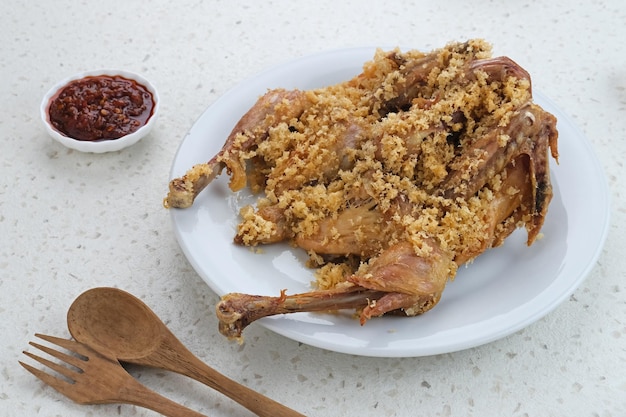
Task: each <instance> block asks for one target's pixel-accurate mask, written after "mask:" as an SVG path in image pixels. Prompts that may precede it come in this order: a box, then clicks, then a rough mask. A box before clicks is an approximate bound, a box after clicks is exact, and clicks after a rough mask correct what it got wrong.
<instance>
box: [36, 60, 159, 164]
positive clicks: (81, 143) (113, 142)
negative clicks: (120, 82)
mask: <svg viewBox="0 0 626 417" xmlns="http://www.w3.org/2000/svg"><path fill="white" fill-rule="evenodd" d="M98 75H109V76H116V75H118V76H121V77H124V78H127V79H129V80H134V81H136V82H137V83H139V84H141V85H142V86H144V87H146V89H147V90H148V91H149V92H150V93H151V94H152V100H153V102H154V107H153V109H152V116H150V118H149V119H148V121H147V122H146V124H144V125H143V126H142V127H140V128H139V129H137V130H136V131H134V132H133V133H129V134H128V135H125V136H122V137H120V138H117V139H109V140H100V141H87V140H78V139H74V138H71V137H69V136H67V135H65V134H64V133H62V132H60V131H58V130H57V129H56V128H55V127H54V126H53V125H52V123H51V122H50V115H49V112H48V108H49V107H50V103H51V99H52V98H53V97H55V96H56V94H57V93H58V92H59V90H61V89H63V88H64V87H66V86H67V85H68V84H69V83H70V82H72V81H75V80H80V79H81V78H85V77H89V76H98ZM159 106H160V99H159V94H158V92H157V90H156V88H155V87H154V86H153V85H152V83H150V82H149V81H148V80H146V79H145V78H143V77H142V76H141V75H139V74H135V73H132V72H129V71H122V70H113V69H101V70H95V71H85V72H81V73H78V74H75V75H73V76H71V77H68V78H66V79H64V80H62V81H60V82H59V83H57V84H56V85H55V86H54V87H52V88H51V89H50V90H49V91H48V92H47V93H46V95H45V96H44V97H43V100H42V102H41V107H40V113H41V120H42V121H43V123H44V126H45V127H46V130H47V131H48V134H49V135H50V136H52V138H53V139H55V140H57V141H59V142H61V143H62V144H63V145H65V146H67V147H68V148H72V149H76V150H77V151H81V152H91V153H104V152H113V151H119V150H120V149H124V148H126V147H128V146H131V145H134V144H135V143H137V142H138V141H139V140H140V139H141V138H143V137H144V136H146V135H147V134H148V133H149V132H150V130H152V127H153V126H154V123H155V122H156V119H157V114H158V112H159Z"/></svg>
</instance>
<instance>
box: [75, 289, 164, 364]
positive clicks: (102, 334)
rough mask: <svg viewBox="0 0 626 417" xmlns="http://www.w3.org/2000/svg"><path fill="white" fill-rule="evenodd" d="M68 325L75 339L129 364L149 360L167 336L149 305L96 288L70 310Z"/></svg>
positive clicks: (111, 291) (115, 291)
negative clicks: (135, 360) (164, 336)
mask: <svg viewBox="0 0 626 417" xmlns="http://www.w3.org/2000/svg"><path fill="white" fill-rule="evenodd" d="M67 324H68V327H69V330H70V333H71V334H72V337H74V339H76V340H78V341H79V342H83V343H87V342H89V344H90V345H91V346H92V347H93V348H100V349H104V350H107V351H110V352H114V353H115V356H116V357H117V359H118V360H120V361H126V362H129V361H132V360H134V359H141V358H144V357H147V356H149V355H150V354H151V353H152V352H153V351H154V350H155V349H157V348H158V346H159V344H160V342H161V339H162V337H163V332H164V330H163V326H161V321H160V319H159V318H158V317H157V315H156V314H155V313H154V312H153V311H152V310H150V309H149V308H148V306H147V305H145V304H144V303H143V302H142V301H140V300H139V299H138V298H136V297H135V296H133V295H131V294H129V293H127V292H125V291H122V290H118V289H116V288H94V289H91V290H88V291H86V292H84V293H83V294H81V295H80V296H79V297H78V298H77V299H76V300H75V301H74V303H72V305H71V306H70V308H69V311H68V313H67Z"/></svg>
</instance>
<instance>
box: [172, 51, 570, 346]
mask: <svg viewBox="0 0 626 417" xmlns="http://www.w3.org/2000/svg"><path fill="white" fill-rule="evenodd" d="M490 52H491V51H490V46H489V45H488V44H487V43H486V42H484V41H482V40H470V41H468V42H465V43H454V44H450V45H448V46H446V47H444V48H441V49H437V50H434V51H432V52H430V53H422V52H419V51H408V52H404V53H403V52H400V51H399V50H394V51H388V52H384V51H382V50H378V51H377V52H376V54H375V56H374V58H373V60H372V61H370V62H367V63H365V65H364V67H363V72H362V73H361V74H359V75H358V76H356V77H354V78H353V79H351V80H348V81H345V82H343V83H340V84H337V85H333V86H328V87H325V88H320V89H316V90H310V91H299V90H293V91H286V90H280V89H279V90H270V91H268V93H267V94H265V95H264V96H263V97H261V98H260V99H259V101H258V102H257V103H256V104H255V105H254V106H253V107H252V109H250V111H249V112H248V113H246V115H244V117H243V118H242V119H241V120H240V122H239V123H238V124H237V125H236V126H235V128H234V129H233V131H232V133H231V134H230V136H229V137H228V138H227V140H226V143H225V145H224V147H223V148H222V150H221V151H220V152H219V153H218V154H217V155H216V156H215V157H214V158H213V159H211V160H210V161H209V162H208V163H207V164H200V165H197V166H195V167H192V168H191V169H190V170H189V172H188V173H187V174H186V175H185V176H183V177H182V178H177V179H174V180H172V181H171V183H170V192H169V194H168V196H167V198H166V199H165V201H164V205H165V206H166V207H177V208H185V207H189V206H190V205H191V204H193V200H194V198H195V197H196V196H197V195H198V193H199V192H200V191H201V190H202V189H203V188H204V187H206V186H207V185H208V184H209V183H210V181H211V180H212V179H213V178H215V176H216V175H218V174H219V173H220V172H221V171H222V170H223V168H226V169H227V171H228V173H229V174H230V175H231V182H230V188H231V189H232V190H233V191H237V190H240V189H241V188H243V187H244V186H245V185H246V184H247V185H249V186H250V187H251V189H252V190H254V191H257V192H262V193H263V195H262V197H260V198H259V200H258V202H257V203H256V205H255V206H254V207H253V206H249V207H245V208H244V209H242V210H241V213H240V214H241V217H242V221H241V223H240V225H239V228H238V230H237V234H236V236H235V237H234V241H235V243H236V244H241V245H251V246H252V245H259V244H269V243H274V242H280V241H289V242H291V243H292V244H294V245H295V246H297V247H299V248H302V249H304V250H306V251H307V252H308V253H309V255H310V264H311V265H312V266H314V267H320V268H319V270H318V272H317V281H318V288H315V289H313V290H312V291H311V292H308V293H304V294H296V295H286V292H285V291H281V293H280V295H279V296H276V297H268V296H255V295H248V294H227V295H225V296H224V297H222V301H221V302H220V303H219V304H218V306H217V307H216V311H217V315H218V317H219V319H220V331H221V332H222V333H223V334H224V335H226V336H228V337H231V338H239V337H240V336H241V333H242V331H243V329H244V328H245V327H246V326H247V325H248V324H250V323H251V322H253V321H254V320H257V319H259V318H261V317H265V316H269V315H274V314H284V313H291V312H296V311H329V310H337V309H346V308H351V309H356V310H357V311H358V314H359V315H360V322H361V324H364V323H365V322H366V321H367V320H369V319H370V318H372V317H376V316H381V315H384V314H387V313H393V314H403V315H407V316H412V315H416V314H421V313H423V312H425V311H428V310H430V309H431V308H433V307H434V306H435V305H436V304H437V302H438V301H439V299H440V297H441V294H442V293H443V291H444V289H445V286H446V283H447V282H448V281H449V280H450V279H453V278H454V276H455V274H456V270H457V267H458V266H459V265H461V264H464V263H466V262H468V261H471V260H472V259H474V258H475V257H476V256H478V255H480V254H481V253H483V252H484V251H485V250H487V249H489V248H491V247H495V246H498V245H500V244H501V243H502V242H503V240H504V239H505V238H506V237H507V236H509V235H510V234H511V233H512V232H513V231H514V230H515V229H516V228H518V227H525V228H526V230H527V232H528V239H527V243H528V245H530V244H532V243H533V242H534V241H535V239H536V238H537V236H538V234H539V231H540V229H541V227H542V225H543V222H544V219H545V216H546V213H547V209H548V205H549V203H550V199H551V197H552V187H551V183H550V172H549V157H550V155H551V156H552V157H553V158H555V159H558V151H557V137H558V133H557V130H556V119H555V118H554V116H552V115H551V114H549V113H547V112H545V111H544V110H543V109H541V108H540V107H539V106H538V105H536V104H534V103H533V100H532V90H531V81H530V76H529V75H528V73H527V72H526V71H525V70H524V69H523V68H521V67H520V66H519V65H517V64H516V63H515V62H514V61H512V60H511V59H509V58H506V57H496V58H492V57H491V54H490ZM338 271H340V273H337V272H338ZM337 277H338V278H337Z"/></svg>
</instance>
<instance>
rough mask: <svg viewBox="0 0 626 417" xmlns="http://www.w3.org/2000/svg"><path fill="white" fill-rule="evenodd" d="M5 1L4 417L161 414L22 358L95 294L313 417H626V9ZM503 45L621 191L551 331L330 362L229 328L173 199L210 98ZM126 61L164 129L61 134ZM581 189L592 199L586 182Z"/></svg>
mask: <svg viewBox="0 0 626 417" xmlns="http://www.w3.org/2000/svg"><path fill="white" fill-rule="evenodd" d="M406 3H410V2H387V4H385V5H383V2H374V1H371V2H370V1H365V2H362V1H346V2H340V3H339V2H332V1H328V0H317V1H315V2H311V1H300V2H293V1H272V2H255V1H246V2H227V1H206V2H191V1H185V0H183V1H178V2H171V1H163V0H155V1H151V2H147V1H146V2H128V1H125V2H122V1H117V0H112V1H108V2H96V1H90V0H88V1H84V2H73V1H63V0H61V1H54V2H5V4H4V5H3V7H2V9H3V10H2V13H1V14H0V23H1V24H0V39H2V42H0V74H1V75H2V82H1V83H0V98H1V99H2V104H3V106H2V113H1V114H0V141H1V148H0V178H1V180H0V319H1V320H0V334H2V341H1V342H0V358H1V362H0V415H2V416H36V415H37V416H61V415H62V416H65V417H72V416H84V415H93V416H119V415H135V416H148V415H153V414H154V413H152V412H148V411H146V410H143V409H139V408H135V407H132V406H125V405H124V406H115V405H113V406H111V405H103V406H80V405H76V404H73V403H71V402H70V401H68V400H66V399H65V398H63V397H62V396H60V395H58V394H57V393H56V392H54V391H53V390H51V389H50V388H48V387H46V386H44V385H43V384H41V383H39V382H38V381H37V380H36V379H35V378H34V377H33V376H32V375H30V374H28V373H27V372H25V371H24V370H23V369H22V368H21V367H20V366H19V365H18V363H17V361H18V359H20V358H21V356H22V354H21V351H22V350H24V349H26V348H27V344H28V341H29V340H32V338H33V334H34V333H35V332H42V333H48V334H54V335H59V336H66V337H67V336H69V333H68V331H67V328H66V325H65V313H66V311H67V308H68V307H69V305H70V304H71V302H72V300H73V299H74V298H75V297H76V296H77V295H78V294H80V293H81V292H82V291H84V290H86V289H88V288H91V287H95V286H115V287H120V288H123V289H125V290H127V291H129V292H131V293H133V294H135V295H137V296H139V297H140V298H142V299H143V300H144V301H145V302H146V303H148V304H149V305H150V306H152V307H153V308H154V310H155V311H156V312H157V313H158V314H159V316H161V317H162V318H163V319H164V320H165V321H166V322H167V323H168V325H169V326H170V327H171V329H172V330H173V332H174V333H175V334H177V335H178V336H179V337H180V339H181V340H182V341H183V342H184V343H185V344H186V345H187V346H188V347H189V348H190V349H191V350H192V351H193V352H194V353H196V354H197V355H198V356H199V357H200V358H201V359H203V360H204V361H206V362H207V363H209V364H211V365H213V366H214V367H216V368H217V369H218V370H220V371H221V372H223V373H224V374H226V375H228V376H230V377H231V378H233V379H235V380H237V381H239V382H242V383H243V384H245V385H247V386H249V387H251V388H253V389H255V390H258V391H261V392H263V393H264V394H266V395H268V396H270V397H272V398H273V399H276V400H278V401H280V402H282V403H285V404H286V405H288V406H290V407H292V408H295V409H297V410H299V411H301V412H303V413H304V414H306V415H308V416H360V417H361V416H413V417H415V416H477V417H478V416H480V417H488V416H494V417H495V416H516V417H517V416H519V417H522V416H590V417H592V416H594V417H595V416H597V417H618V416H624V415H626V286H625V284H624V282H625V278H626V272H625V271H626V256H625V253H624V250H625V248H626V238H625V237H624V233H623V230H624V228H625V226H626V197H625V194H626V189H625V184H626V182H625V181H624V180H623V179H622V175H624V166H623V164H624V160H626V141H625V140H624V139H625V136H626V3H623V2H622V1H617V0H614V1H608V2H583V1H565V0H557V1H552V2H549V3H545V4H544V3H543V2H536V1H521V2H519V1H518V2H491V1H483V0H479V1H474V2H435V1H433V2H414V3H416V4H412V5H410V4H406ZM472 37H481V38H485V39H487V40H488V41H490V42H491V43H493V45H494V53H495V54H501V55H509V56H511V57H513V58H514V59H515V60H516V61H517V62H518V63H520V64H522V65H523V66H524V67H525V68H526V69H527V70H528V71H529V72H530V73H531V74H532V76H533V83H534V86H535V87H536V88H538V89H539V90H541V91H542V92H543V93H544V94H546V95H547V96H549V97H551V98H552V99H553V100H554V102H555V103H557V104H558V106H559V107H560V108H561V109H563V110H564V111H565V112H566V113H568V114H569V115H570V116H571V117H572V120H574V122H575V123H576V124H577V125H578V127H579V128H580V129H581V130H582V132H583V133H584V134H585V135H586V136H587V137H588V138H589V140H590V142H591V143H592V144H593V148H594V152H595V154H596V155H597V157H598V159H599V160H600V163H601V165H602V167H603V169H604V171H605V172H606V176H607V179H608V183H609V186H610V189H611V199H612V202H611V204H612V206H611V225H610V228H609V233H608V237H607V240H606V245H605V247H604V250H603V251H602V253H601V255H600V257H599V260H598V262H597V264H596V266H595V267H594V268H593V269H592V270H591V273H590V274H589V276H588V277H587V279H586V280H585V281H584V282H583V283H582V284H581V285H580V287H579V288H578V289H577V290H576V291H575V292H574V294H573V295H572V296H571V297H569V299H567V300H566V301H564V302H563V303H562V304H561V305H560V306H559V307H558V308H556V309H555V310H554V311H552V312H551V313H549V314H548V315H547V316H545V317H544V318H542V319H540V320H539V321H537V322H535V323H534V324H532V325H530V326H528V327H526V328H525V329H523V330H521V331H518V332H516V333H514V334H512V335H510V336H508V337H506V338H503V339H500V340H497V341H495V342H492V343H489V344H487V345H483V346H479V347H475V348H472V349H467V350H463V351H459V352H454V353H447V354H441V355H436V356H427V357H419V358H369V357H361V356H352V355H346V354H341V353H335V352H330V351H326V350H322V349H318V348H314V347H310V346H307V345H305V344H301V343H298V342H295V341H292V340H290V339H287V338H284V337H282V336H279V335H277V334H274V333H272V332H270V331H268V330H265V329H264V328H263V327H261V326H251V327H250V328H249V329H248V330H247V334H246V343H245V344H244V345H241V346H240V345H238V344H236V343H231V342H229V341H227V340H226V339H225V338H223V337H222V336H220V335H219V334H218V333H217V331H216V319H215V316H214V314H213V308H214V305H215V303H216V301H217V296H216V295H215V294H214V293H213V292H212V291H211V290H210V289H209V287H208V286H207V285H206V284H205V283H204V281H202V280H201V279H200V278H199V276H198V275H197V273H196V272H195V271H194V270H193V268H192V267H191V266H190V264H189V263H188V261H187V259H186V258H185V256H184V255H183V253H182V252H181V250H180V248H179V246H178V244H177V242H176V239H175V236H174V232H173V230H172V226H171V222H170V218H169V215H168V213H167V211H166V210H164V209H163V208H162V206H161V200H162V198H163V196H164V193H165V192H166V187H167V180H168V175H169V169H170V166H171V163H172V160H173V158H174V155H175V153H176V151H177V148H178V146H179V144H180V143H181V141H182V139H183V138H184V136H185V134H186V132H187V131H188V129H189V128H190V127H191V126H192V125H193V123H194V121H195V120H196V119H197V118H198V117H199V115H200V114H201V113H202V112H203V111H204V110H205V108H206V107H207V106H209V105H210V104H212V103H213V102H215V100H216V99H217V98H218V97H219V96H220V95H222V94H223V93H225V92H226V91H227V90H228V89H230V88H231V87H233V86H234V85H236V84H237V83H238V82H240V81H241V80H244V79H246V78H248V77H251V76H253V75H254V74H256V73H258V72H260V71H262V70H264V69H266V68H268V67H271V66H273V65H276V64H278V63H281V62H285V61H286V60H289V59H292V58H297V57H300V56H303V55H306V54H311V53H315V52H319V51H323V50H328V49H336V48H343V47H352V46H362V45H368V46H377V45H384V46H387V45H415V46H416V47H419V48H422V49H430V48H433V47H438V46H442V45H444V44H445V43H447V42H449V41H454V40H465V39H467V38H472ZM102 67H114V68H123V69H127V70H130V71H135V72H139V73H141V74H143V75H144V76H146V77H147V78H149V79H150V80H151V81H153V82H154V83H155V84H156V85H157V87H158V89H159V91H160V95H161V99H162V107H161V115H160V118H159V120H158V122H157V126H156V127H155V129H154V131H153V132H152V133H151V135H150V136H149V137H148V138H146V139H144V140H143V141H141V142H139V143H138V144H136V145H134V146H132V147H130V148H127V149H125V150H122V151H120V152H113V153H109V154H102V155H94V154H83V153H79V152H76V151H70V150H68V149H66V148H64V147H63V146H62V145H60V144H58V143H56V142H53V141H52V139H50V138H49V137H47V136H46V134H45V131H44V129H43V127H42V125H41V123H40V120H39V114H38V106H39V102H40V100H41V98H42V97H43V95H44V94H45V92H46V91H47V90H48V89H49V88H50V87H51V86H52V85H53V84H54V83H56V82H57V81H58V80H60V79H62V78H65V77H67V76H69V75H71V74H73V73H76V72H79V71H83V70H89V69H97V68H102ZM580 193H583V194H584V193H585V190H584V189H581V190H580ZM130 371H131V373H132V374H133V375H134V376H136V377H137V378H139V379H140V380H141V381H142V382H144V383H146V384H147V385H148V386H150V387H152V388H154V389H155V390H157V391H159V392H161V393H163V394H165V395H166V396H168V397H170V398H172V399H174V400H176V401H179V402H182V403H184V404H186V405H187V406H189V407H191V408H194V409H197V410H199V411H200V412H202V413H204V414H207V415H210V416H214V417H217V416H235V415H237V416H241V415H249V412H248V411H246V410H244V409H242V408H241V407H239V406H238V405H236V404H234V403H233V402H231V401H230V400H228V399H226V398H224V397H222V396H221V395H219V394H216V393H215V392H213V391H211V390H209V389H208V388H206V387H204V386H201V385H200V384H198V383H195V382H191V381H188V380H186V379H184V378H182V377H179V376H176V375H172V374H169V373H166V372H162V371H154V370H149V369H145V368H136V367H133V368H131V369H130Z"/></svg>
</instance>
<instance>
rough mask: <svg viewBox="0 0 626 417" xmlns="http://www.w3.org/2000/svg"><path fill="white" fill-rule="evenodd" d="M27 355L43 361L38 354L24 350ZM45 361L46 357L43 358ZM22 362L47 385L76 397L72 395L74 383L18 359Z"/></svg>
mask: <svg viewBox="0 0 626 417" xmlns="http://www.w3.org/2000/svg"><path fill="white" fill-rule="evenodd" d="M24 353H25V354H26V355H27V356H29V357H31V358H33V359H35V360H36V361H38V362H41V361H40V359H42V358H39V357H38V356H36V355H32V354H29V353H27V352H24ZM43 360H44V361H45V359H43ZM18 362H19V363H20V365H22V366H23V367H24V368H25V369H26V370H27V371H28V372H30V373H31V374H33V375H35V376H36V377H37V378H39V379H40V380H41V381H43V382H44V383H46V384H47V385H49V386H51V387H52V388H54V389H55V390H57V391H59V392H60V393H61V394H63V395H65V396H66V397H68V398H71V399H74V396H73V395H72V394H73V393H72V387H73V384H71V383H69V382H67V381H64V380H62V379H60V378H57V377H55V376H52V375H50V374H48V373H46V372H44V371H42V370H40V369H37V368H35V367H33V366H30V365H29V364H27V363H24V362H22V361H18ZM75 401H76V400H75Z"/></svg>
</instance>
